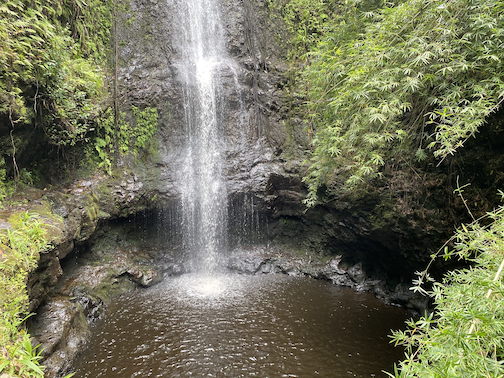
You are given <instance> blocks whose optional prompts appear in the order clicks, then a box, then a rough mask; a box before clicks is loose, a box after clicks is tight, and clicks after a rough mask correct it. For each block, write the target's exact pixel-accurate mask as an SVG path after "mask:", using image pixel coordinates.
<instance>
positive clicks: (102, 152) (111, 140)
mask: <svg viewBox="0 0 504 378" xmlns="http://www.w3.org/2000/svg"><path fill="white" fill-rule="evenodd" d="M131 113H132V115H133V118H134V121H133V122H132V123H131V124H130V123H129V122H127V120H126V113H124V112H119V114H118V119H117V122H116V121H115V119H114V113H113V110H112V108H109V109H107V110H106V111H105V112H104V113H103V115H102V116H101V117H100V118H99V119H98V120H97V137H96V139H95V142H94V145H95V149H96V151H97V152H98V157H99V160H100V162H99V164H98V166H99V167H100V168H103V169H105V170H106V171H107V172H108V173H109V174H110V173H111V169H112V164H113V161H114V154H115V153H116V152H118V153H120V154H121V155H126V154H128V153H131V154H132V155H133V156H135V157H136V156H137V155H138V150H139V149H146V148H147V147H148V146H149V143H150V142H151V140H152V137H153V136H154V134H155V132H156V130H157V126H158V112H157V109H156V108H153V107H146V108H145V109H143V110H140V108H138V107H136V106H134V105H132V106H131Z"/></svg>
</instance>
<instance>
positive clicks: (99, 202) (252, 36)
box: [0, 0, 504, 377]
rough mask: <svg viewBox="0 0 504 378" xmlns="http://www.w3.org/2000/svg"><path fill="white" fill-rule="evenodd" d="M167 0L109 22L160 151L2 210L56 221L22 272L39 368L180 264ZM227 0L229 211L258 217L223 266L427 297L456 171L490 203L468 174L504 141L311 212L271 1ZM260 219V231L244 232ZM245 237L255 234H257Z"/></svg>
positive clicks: (386, 177)
mask: <svg viewBox="0 0 504 378" xmlns="http://www.w3.org/2000/svg"><path fill="white" fill-rule="evenodd" d="M172 6H173V1H171V0H168V1H158V0H132V1H131V2H130V6H129V9H128V10H127V11H125V12H123V13H121V14H120V16H119V20H118V23H117V24H118V30H117V40H118V41H117V42H118V47H119V48H118V58H119V70H118V83H119V86H118V87H119V92H120V98H121V101H122V106H124V107H125V108H127V107H128V106H129V104H139V103H144V104H147V105H149V106H155V107H156V108H157V109H158V112H159V129H158V135H157V137H158V139H159V148H158V152H157V153H156V154H155V155H154V156H151V157H150V158H149V159H147V160H146V161H142V162H139V161H135V160H133V159H127V158H124V159H123V160H122V161H120V163H119V167H118V168H117V169H116V170H115V171H114V174H113V176H111V177H105V176H101V175H96V176H94V177H91V178H89V179H87V180H81V181H78V182H75V183H74V184H73V185H71V186H67V187H65V188H60V189H59V190H54V191H38V190H33V191H27V192H25V193H19V196H20V198H24V199H25V200H26V201H25V204H23V205H17V206H15V207H12V208H6V209H5V210H4V211H2V212H1V213H0V228H3V229H7V228H9V227H10V226H9V224H8V216H9V214H12V213H14V212H17V211H26V210H30V211H32V212H34V213H37V214H39V215H40V217H41V218H42V219H43V220H45V221H46V222H48V223H51V224H53V225H54V226H55V227H54V228H55V230H56V231H55V232H54V235H51V237H50V239H51V243H52V246H53V247H52V249H50V250H47V251H42V253H41V259H40V263H39V269H37V271H35V272H34V273H33V274H32V276H31V277H30V279H29V282H28V286H29V291H30V301H31V302H30V310H32V311H36V312H37V313H38V315H37V316H36V317H35V318H34V319H33V320H32V324H31V329H32V334H33V335H34V337H35V338H36V339H37V340H38V342H40V343H41V344H42V347H43V348H45V349H44V352H43V356H44V357H45V358H46V359H45V361H44V362H43V363H44V364H45V365H47V367H48V369H47V372H46V376H47V377H57V376H61V375H62V374H63V373H65V372H66V371H68V369H69V368H70V366H71V361H72V359H73V358H75V356H76V355H77V354H78V352H79V351H80V350H81V349H82V346H83V345H84V344H85V341H86V338H87V336H88V333H89V324H90V323H92V322H93V321H94V319H96V318H98V317H99V316H100V314H101V312H102V311H103V309H104V308H105V307H106V306H107V304H108V303H109V301H110V300H111V299H112V298H113V297H114V296H116V295H119V294H120V293H122V292H125V291H127V290H131V289H133V288H135V287H137V286H149V285H152V284H154V283H156V282H158V281H159V280H160V279H161V278H162V276H163V275H173V274H181V273H183V272H184V271H185V269H186V268H185V267H184V265H183V263H182V262H181V261H179V260H178V256H179V255H178V252H179V245H178V241H177V236H176V235H175V236H173V235H171V231H170V228H173V229H176V228H177V227H179V225H178V224H177V222H179V218H178V217H177V212H178V211H179V210H178V207H177V206H178V205H177V204H178V201H179V198H180V188H178V187H177V185H176V180H175V173H176V171H177V169H178V165H177V163H178V161H180V156H179V154H180V146H181V140H182V137H183V134H182V133H183V127H182V122H183V118H184V105H183V102H182V101H181V98H182V94H181V91H182V89H181V85H180V81H179V80H178V79H177V67H176V66H174V65H173V62H174V61H175V60H176V59H175V57H176V55H177V54H180V51H177V50H176V49H174V48H173V44H172V43H171V40H172V38H173V35H174V33H176V32H177V27H178V22H179V20H177V19H176V18H175V17H174V13H173V12H172V11H171V7H172ZM221 6H222V13H223V21H224V23H225V29H226V31H227V50H228V53H229V56H230V59H232V61H233V63H232V64H230V65H229V66H228V68H227V69H226V72H223V74H222V75H221V76H222V77H224V78H225V79H226V81H225V83H224V84H223V86H222V87H223V90H224V93H223V94H222V99H221V100H220V101H223V104H222V106H221V108H222V109H224V111H225V113H226V117H225V119H226V123H225V125H223V129H224V138H225V139H226V141H225V142H226V143H225V145H226V146H227V147H226V151H225V156H226V158H225V161H226V163H225V167H224V175H225V179H226V187H227V191H228V198H229V206H228V207H229V209H228V210H229V211H228V213H229V214H230V215H229V217H230V224H232V225H234V226H235V228H236V230H234V231H236V233H237V234H239V233H240V232H243V230H240V228H244V226H243V225H244V224H245V223H247V222H248V220H247V219H248V218H247V217H252V218H254V219H256V222H257V225H256V226H257V227H256V229H255V230H252V231H250V232H249V234H247V235H246V238H245V239H248V240H244V239H243V237H242V236H243V235H241V236H240V235H239V236H237V237H235V238H234V239H233V238H231V239H232V244H234V245H231V247H232V248H231V249H233V251H232V253H230V255H229V256H228V257H227V261H226V262H225V264H224V265H225V266H227V268H229V269H230V270H233V271H237V272H240V273H246V274H262V273H272V272H281V273H286V274H300V275H308V276H312V277H315V278H319V279H325V280H331V281H333V282H334V283H335V284H339V285H345V286H350V287H354V288H356V289H358V290H370V291H374V292H375V293H376V294H377V295H379V296H380V297H382V298H384V299H386V300H388V301H391V302H395V303H399V304H403V305H408V306H411V307H416V308H420V307H422V306H425V305H426V301H425V300H424V299H422V298H418V297H414V296H413V295H412V294H411V293H410V292H408V290H407V288H408V287H409V286H410V282H411V278H412V274H413V272H414V271H415V270H419V269H422V268H423V267H424V266H425V265H426V263H427V262H428V259H429V256H430V254H432V253H433V252H435V251H436V250H437V248H439V246H440V245H441V244H442V242H443V240H446V239H447V238H448V237H449V235H450V234H451V233H452V232H453V229H454V227H455V226H456V225H457V224H459V223H460V222H461V221H464V220H465V219H464V217H463V216H460V214H463V213H462V212H461V211H460V209H462V208H463V204H462V203H461V200H460V199H457V197H456V196H455V195H454V194H453V190H454V189H456V177H457V176H458V175H459V176H460V177H461V179H462V180H461V182H462V181H464V182H469V181H471V180H473V179H475V185H474V186H473V189H471V190H472V191H473V192H472V194H474V195H475V197H473V198H478V201H479V205H480V209H481V211H485V210H489V209H490V208H491V206H492V205H491V204H492V203H493V202H492V201H493V200H494V195H495V193H493V191H494V190H495V185H496V181H495V180H494V181H492V182H491V183H488V182H485V181H484V180H483V179H481V180H480V179H478V176H477V174H478V172H481V171H482V170H489V169H491V170H492V175H494V176H495V177H497V176H498V175H501V176H502V177H504V175H502V166H503V165H502V164H501V159H500V156H501V154H500V152H501V151H500V148H501V147H498V143H497V142H496V141H497V140H498V138H493V137H488V138H482V142H481V143H482V144H484V146H483V145H479V146H475V148H474V149H472V150H470V151H474V152H471V154H469V153H465V152H464V153H463V154H466V155H467V160H466V161H463V159H464V156H463V155H462V154H461V155H460V156H459V157H457V158H454V159H451V160H449V161H448V160H447V161H446V162H443V164H442V165H441V166H440V167H434V166H433V165H432V164H431V165H429V164H428V163H427V164H425V165H424V166H423V167H414V168H413V167H407V166H406V165H405V164H396V165H393V164H391V165H390V166H389V167H387V168H386V169H385V171H384V172H383V178H381V179H380V180H376V181H373V182H370V183H368V185H367V187H366V188H363V189H359V190H358V191H354V192H351V193H346V192H343V191H342V190H341V184H342V183H340V182H338V181H337V180H336V181H335V182H334V185H333V186H332V187H330V188H325V189H327V191H326V193H321V195H322V198H323V200H324V203H323V204H322V205H318V206H316V207H314V208H311V209H308V210H307V209H306V208H305V206H304V205H303V203H302V201H303V199H304V197H305V194H306V188H305V185H304V184H303V182H302V177H303V174H304V173H305V171H306V166H305V165H303V163H302V162H303V161H304V160H305V159H306V151H307V150H308V149H309V141H308V137H307V134H306V132H305V131H303V123H302V121H301V120H300V119H297V118H296V117H295V116H293V115H292V114H293V113H292V112H291V108H292V106H293V98H294V96H293V94H292V93H291V90H293V89H292V88H290V87H289V79H288V77H287V74H288V71H287V65H286V63H285V60H286V59H285V57H286V55H287V50H286V49H287V47H286V46H287V44H286V42H285V40H286V36H285V35H284V34H285V31H283V30H282V25H281V22H280V21H278V19H275V18H271V16H272V15H271V14H270V10H269V9H268V5H267V2H264V1H252V0H243V1H238V0H231V1H222V2H221ZM230 67H232V69H231V68H230ZM494 124H495V125H496V126H495V125H494V126H495V127H494V128H493V129H492V130H493V131H492V132H498V131H499V123H498V122H497V121H495V122H494ZM496 130H497V131H496ZM497 134H498V133H497ZM497 134H496V135H497ZM499 135H500V134H499ZM487 145H488V146H492V149H488V148H487ZM468 151H469V150H468ZM476 151H479V152H476ZM482 153H484V154H485V155H484V156H485V157H484V159H483V160H482V158H481V156H483V155H481V154H482ZM475 154H476V155H475ZM469 155H470V156H469ZM469 158H470V159H469ZM468 160H469V161H468ZM482 161H485V162H486V163H481V162H482ZM499 177H500V176H499ZM237 214H245V215H237ZM240 217H244V218H240ZM245 218H247V219H245ZM252 218H250V219H252ZM257 220H260V222H259V221H257ZM259 223H260V225H259ZM234 231H233V232H234ZM255 231H257V232H261V233H263V235H262V236H261V237H257V235H255V236H254V235H252V234H253V233H254V232H255ZM173 233H175V234H176V232H173ZM240 242H241V243H240ZM254 242H255V243H256V244H259V245H256V246H254V247H253V246H250V245H251V244H254Z"/></svg>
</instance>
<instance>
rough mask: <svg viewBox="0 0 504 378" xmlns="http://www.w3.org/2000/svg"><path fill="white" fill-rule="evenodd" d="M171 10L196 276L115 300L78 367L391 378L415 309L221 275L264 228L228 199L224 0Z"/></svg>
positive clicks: (187, 244)
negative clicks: (397, 333)
mask: <svg viewBox="0 0 504 378" xmlns="http://www.w3.org/2000/svg"><path fill="white" fill-rule="evenodd" d="M171 3H172V5H173V9H176V15H175V16H174V19H175V20H176V25H177V27H178V28H179V29H177V30H178V31H177V33H176V37H175V40H174V41H173V49H174V50H175V51H177V52H178V53H177V54H176V56H177V57H178V58H177V59H174V60H173V62H172V64H173V67H174V70H175V71H176V73H177V74H176V76H177V78H178V80H179V81H180V85H181V86H182V93H183V106H184V112H183V113H184V125H185V126H184V127H185V130H184V134H185V135H184V140H183V141H182V143H181V147H180V151H179V152H178V156H179V160H178V161H179V162H181V165H180V167H177V168H176V177H175V181H176V185H177V187H178V188H179V189H180V198H181V200H180V202H181V203H180V205H178V206H179V208H180V210H177V211H179V212H181V214H180V217H178V216H174V217H173V221H178V220H179V219H180V221H181V222H182V225H178V224H177V225H176V228H177V229H181V239H182V244H183V250H184V251H185V254H186V256H185V257H184V259H185V260H186V261H184V264H188V268H187V269H186V271H189V272H191V273H186V274H184V275H182V276H178V277H166V278H165V280H164V281H163V282H162V283H160V284H158V285H157V286H154V287H152V288H149V289H145V290H137V291H135V292H132V293H129V294H126V295H123V296H121V297H119V298H118V299H116V300H115V301H114V302H113V303H112V304H111V306H110V307H109V308H108V309H107V313H106V315H105V318H104V319H101V320H100V321H99V322H98V324H97V325H96V326H95V328H94V333H93V336H92V339H91V342H90V344H89V347H88V349H87V350H86V351H85V352H84V354H83V355H82V357H81V358H80V359H79V360H78V361H77V362H76V364H75V368H76V377H82V378H83V377H90V378H91V377H92V378H96V377H118V378H121V377H124V378H126V377H166V378H168V377H189V376H193V377H230V378H236V377H313V376H322V377H347V376H351V377H375V376H384V374H383V373H382V370H383V369H386V370H389V371H391V370H392V369H393V363H394V362H396V361H397V360H399V359H400V358H401V357H402V350H400V349H397V348H394V347H393V346H391V345H390V344H389V340H388V337H387V335H388V334H389V333H390V329H397V328H401V327H402V325H403V322H404V320H405V319H406V318H407V317H408V313H407V312H406V311H405V310H402V309H400V308H397V307H391V306H386V305H384V304H383V303H382V302H380V301H379V300H377V299H376V298H375V297H374V296H373V295H372V294H369V293H357V292H354V291H352V290H350V289H345V288H340V287H337V286H335V285H332V284H330V283H329V282H323V281H316V280H313V279H308V278H304V277H290V276H287V275H273V274H272V275H251V276H247V275H237V274H227V273H226V271H225V269H224V268H221V266H220V265H221V264H220V263H219V255H220V254H221V253H223V252H226V251H227V250H228V249H230V244H233V243H234V242H235V241H236V240H238V241H240V240H241V239H242V238H244V239H247V238H248V239H253V238H252V237H251V235H253V234H254V231H253V230H251V229H250V228H254V229H255V230H257V229H259V228H260V226H259V224H258V223H259V218H258V216H257V215H255V214H254V211H253V210H250V209H245V211H244V214H245V215H243V214H238V213H237V211H238V210H237V209H240V208H242V207H253V206H254V200H253V197H250V198H249V197H247V195H245V197H243V198H241V199H240V198H236V197H234V198H231V197H230V196H228V194H227V189H226V181H225V177H224V174H223V170H224V168H223V167H224V163H225V155H226V153H225V151H226V147H227V146H226V143H227V140H226V136H225V133H224V132H223V131H222V130H223V128H224V127H223V124H225V123H226V119H225V117H226V107H225V101H226V99H223V98H222V94H221V92H222V86H223V85H233V82H237V79H236V75H235V74H234V70H235V66H234V65H235V64H236V63H234V62H233V60H232V59H231V58H230V57H228V55H227V53H226V48H225V38H224V34H225V31H224V30H223V27H222V25H221V21H220V19H221V18H220V15H219V8H218V2H217V0H173V1H171ZM230 77H231V79H230ZM224 79H226V80H227V82H226V83H225V80H224ZM230 82H231V83H230ZM239 126H240V125H235V127H239ZM228 197H229V198H228ZM235 202H236V203H235ZM238 203H239V204H238ZM179 208H177V209H179ZM229 209H231V211H230V210H229ZM170 214H171V213H170ZM168 219H169V220H171V219H172V217H171V215H170V217H168ZM168 223H169V222H168ZM163 227H164V226H163ZM237 230H238V232H237ZM165 231H166V233H170V232H171V231H170V229H169V225H168V228H167V229H166V230H165ZM240 232H241V233H242V235H236V233H240ZM232 234H233V235H232ZM231 239H232V240H233V241H234V242H233V243H231V242H230V240H231ZM187 261H188V263H187Z"/></svg>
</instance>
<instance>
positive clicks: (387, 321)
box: [76, 274, 408, 378]
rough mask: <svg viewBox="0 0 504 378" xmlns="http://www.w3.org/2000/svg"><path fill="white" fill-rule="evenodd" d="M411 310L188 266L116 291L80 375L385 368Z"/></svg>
mask: <svg viewBox="0 0 504 378" xmlns="http://www.w3.org/2000/svg"><path fill="white" fill-rule="evenodd" d="M407 316H408V314H407V313H406V311H404V310H402V309H399V308H395V307H391V306H386V305H384V304H383V303H381V302H380V301H379V300H377V299H376V298H374V296H373V295H372V294H369V293H357V292H354V291H352V290H349V289H344V288H339V287H336V286H334V285H331V284H329V283H326V282H321V281H315V280H311V279H307V278H294V277H289V276H284V275H265V276H237V275H223V276H217V277H210V276H203V275H193V274H188V275H184V276H181V277H177V278H170V279H167V280H166V281H165V282H163V283H161V284H160V285H158V286H156V287H153V288H150V289H147V290H138V291H136V292H133V293H130V294H128V295H124V296H122V297H120V298H118V299H117V300H116V301H114V303H113V304H112V305H111V306H110V308H109V309H108V311H107V316H106V318H105V319H104V320H103V321H101V323H100V324H98V325H97V326H96V329H95V332H94V335H93V338H92V341H91V344H90V346H89V349H88V350H87V351H86V352H85V353H84V355H83V357H82V358H81V359H79V362H78V364H77V366H76V368H77V374H76V377H93V378H94V377H119V378H120V377H189V376H193V377H233V378H234V377H313V376H323V377H374V376H376V377H378V376H385V375H384V374H383V373H381V370H388V371H390V370H391V369H392V366H393V363H394V362H395V361H397V360H398V359H400V358H401V357H402V356H403V352H402V350H400V349H399V348H394V347H393V346H391V345H390V344H389V339H388V337H387V335H388V334H389V333H390V329H397V328H401V327H402V326H403V322H404V320H405V319H406V317H407Z"/></svg>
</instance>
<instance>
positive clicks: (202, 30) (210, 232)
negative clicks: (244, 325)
mask: <svg viewBox="0 0 504 378" xmlns="http://www.w3.org/2000/svg"><path fill="white" fill-rule="evenodd" d="M176 5H177V7H178V8H179V9H178V16H179V17H180V20H179V22H180V23H179V25H180V27H181V30H180V32H179V33H177V34H178V40H177V41H176V44H177V46H176V48H178V49H179V50H180V52H181V56H182V60H181V62H180V63H179V64H178V70H179V72H180V74H181V77H182V81H183V97H184V99H183V101H184V112H185V114H184V118H185V135H186V141H185V146H184V152H183V156H184V158H183V159H184V162H183V166H182V167H181V169H180V170H179V172H178V182H179V185H180V188H181V191H182V212H183V239H184V245H185V250H186V251H188V252H189V253H190V257H191V259H192V261H193V263H194V265H195V266H194V268H195V269H196V270H199V271H203V272H206V273H211V272H212V271H213V270H214V269H215V268H216V264H217V261H216V259H217V256H218V253H219V251H220V250H223V249H225V248H226V231H227V193H226V187H225V183H224V180H223V177H222V167H223V159H224V157H223V156H222V155H223V153H224V151H225V140H224V138H223V133H222V130H221V129H222V119H221V118H222V117H221V114H220V113H221V111H220V109H219V102H218V98H219V92H220V91H221V78H220V73H221V72H222V69H223V68H225V67H226V66H227V64H228V62H229V60H228V58H227V53H226V50H225V40H224V33H223V30H222V26H221V21H220V15H219V10H218V7H217V4H216V1H215V0H179V1H178V3H177V4H176Z"/></svg>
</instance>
